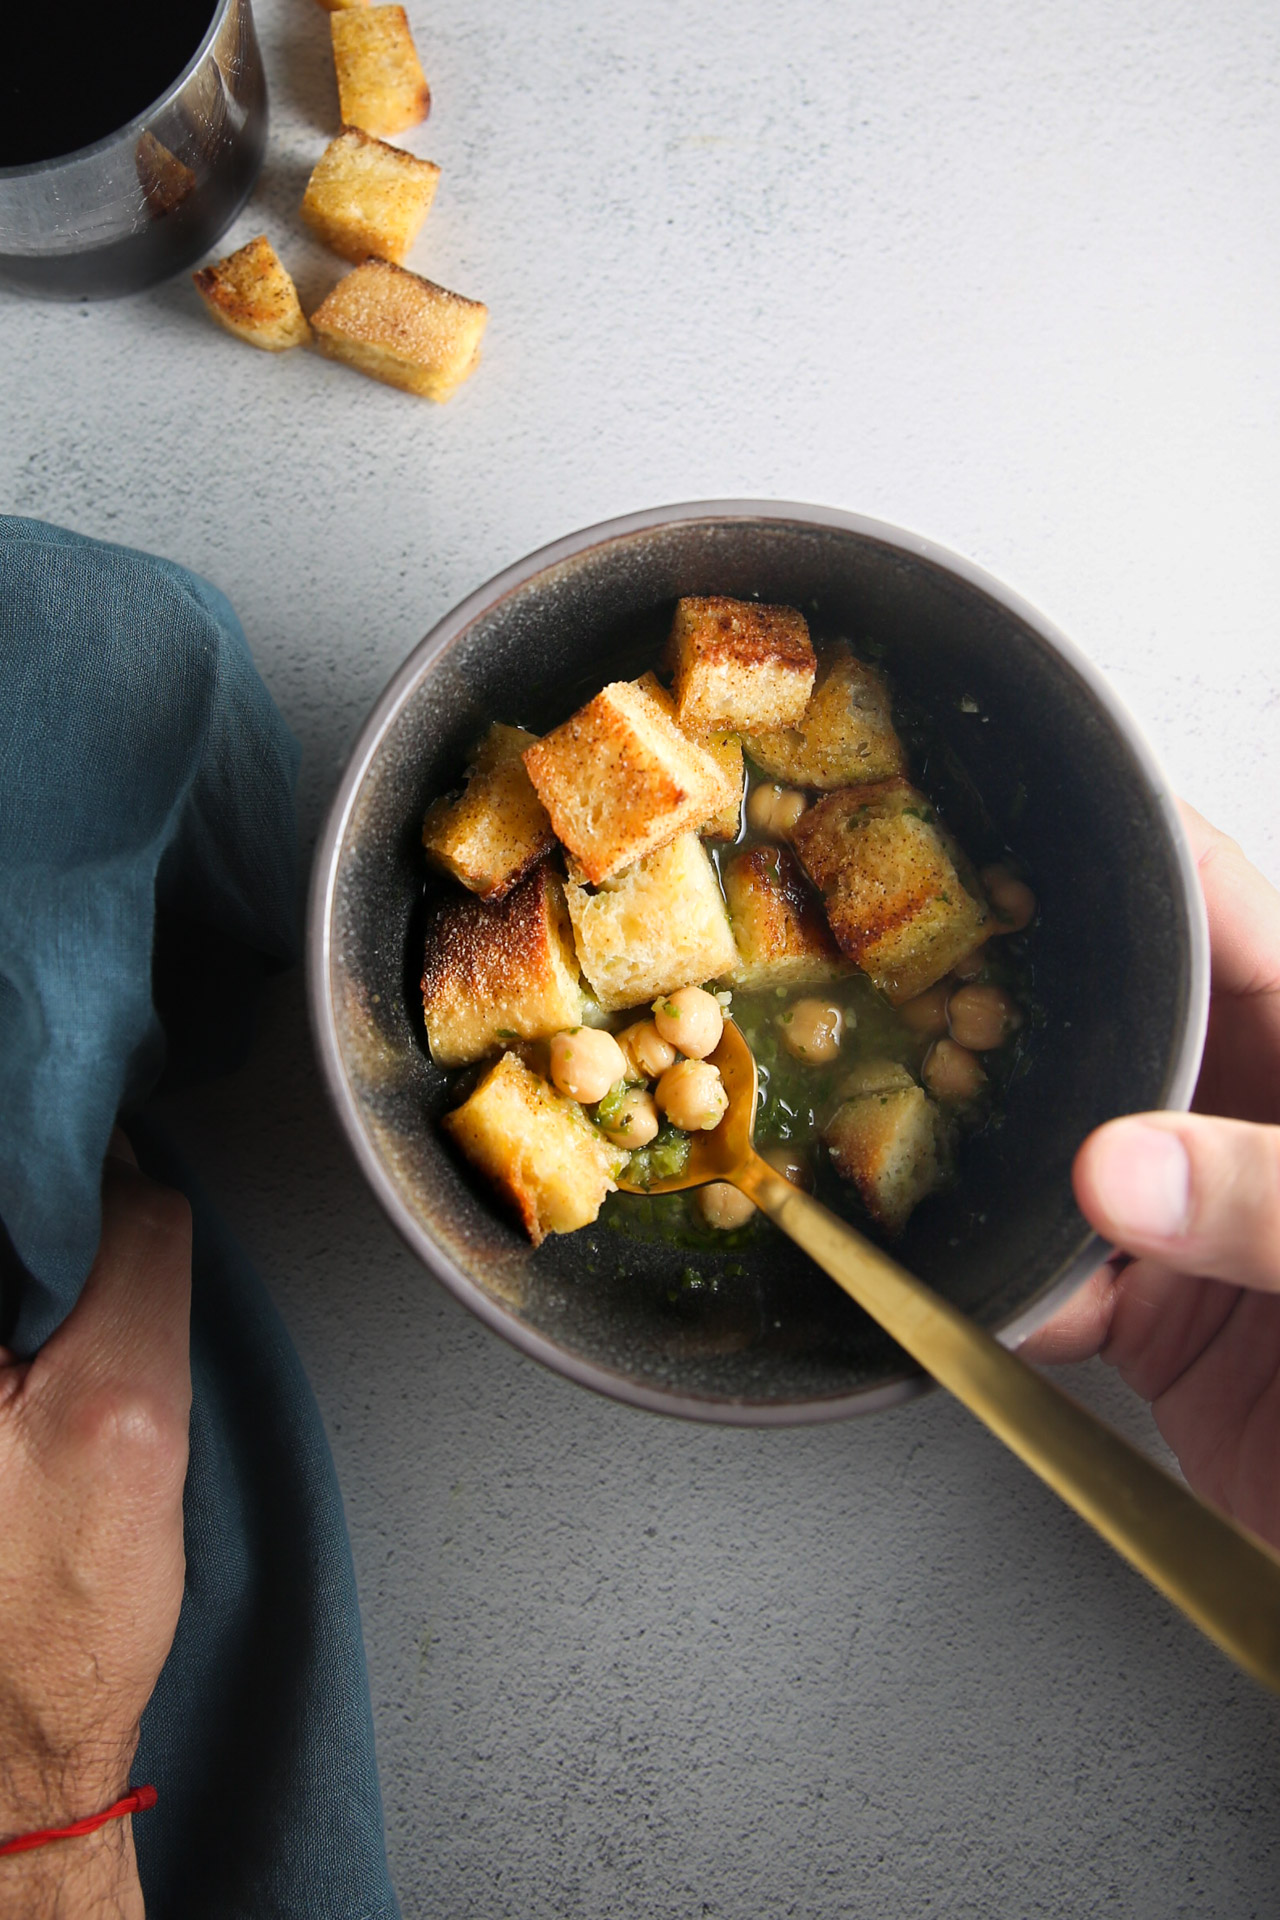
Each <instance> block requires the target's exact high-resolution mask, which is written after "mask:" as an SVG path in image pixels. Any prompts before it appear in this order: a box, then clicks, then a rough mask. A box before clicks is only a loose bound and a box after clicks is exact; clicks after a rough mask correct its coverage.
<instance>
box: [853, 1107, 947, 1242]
mask: <svg viewBox="0 0 1280 1920" xmlns="http://www.w3.org/2000/svg"><path fill="white" fill-rule="evenodd" d="M824 1138H825V1140H826V1143H827V1147H828V1149H829V1151H830V1154H831V1158H832V1160H833V1162H834V1163H835V1169H836V1172H837V1173H838V1174H839V1175H840V1178H841V1179H842V1180H852V1181H853V1183H854V1185H855V1186H856V1187H857V1189H858V1192H859V1193H860V1194H861V1196H862V1203H863V1205H864V1206H865V1207H866V1209H867V1212H868V1213H869V1214H870V1215H871V1217H872V1219H873V1220H876V1221H878V1222H879V1224H880V1225H881V1226H882V1227H883V1228H884V1230H885V1232H886V1233H890V1234H899V1233H901V1232H902V1229H903V1228H904V1227H905V1226H906V1224H907V1221H908V1219H909V1218H910V1215H911V1213H912V1210H913V1209H914V1208H915V1207H917V1206H918V1205H919V1204H920V1202H921V1201H922V1200H923V1199H924V1197H925V1195H926V1194H927V1193H932V1192H933V1190H934V1188H935V1187H936V1186H937V1184H938V1182H939V1180H940V1179H941V1177H942V1173H943V1163H942V1157H941V1154H940V1152H939V1146H940V1142H941V1128H940V1125H939V1116H938V1110H937V1108H936V1107H935V1106H934V1104H933V1102H932V1101H931V1100H930V1098H929V1096H928V1094H927V1093H925V1091H924V1089H923V1088H922V1087H917V1086H909V1087H887V1088H885V1089H884V1090H883V1091H881V1092H876V1093H863V1094H859V1095H858V1096H857V1097H856V1098H855V1099H853V1100H846V1101H845V1102H844V1104H843V1105H842V1106H840V1107H837V1109H836V1111H835V1113H834V1114H833V1115H832V1116H831V1119H830V1120H829V1121H828V1122H827V1127H826V1132H825V1135H824Z"/></svg>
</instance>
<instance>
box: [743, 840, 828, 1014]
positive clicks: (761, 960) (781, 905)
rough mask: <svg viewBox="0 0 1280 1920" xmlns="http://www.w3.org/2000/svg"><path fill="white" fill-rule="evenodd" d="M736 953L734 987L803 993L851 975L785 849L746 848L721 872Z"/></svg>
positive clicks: (813, 897) (819, 906) (818, 904)
mask: <svg viewBox="0 0 1280 1920" xmlns="http://www.w3.org/2000/svg"><path fill="white" fill-rule="evenodd" d="M724 893H725V899H726V900H727V901H728V903H729V919H730V922H731V924H732V926H733V937H734V940H735V942H736V944H737V948H738V964H737V966H736V967H735V968H734V969H733V972H732V973H731V974H729V975H728V979H729V982H730V984H731V985H732V986H735V987H802V986H812V985H816V984H817V983H818V982H820V981H823V980H834V979H836V978H837V977H838V976H839V975H840V974H842V973H847V972H848V971H849V967H850V963H849V962H848V961H847V960H845V959H844V958H843V956H842V954H841V952H840V949H839V947H837V945H836V943H835V941H834V940H833V939H832V937H831V930H830V928H829V927H828V926H827V918H826V915H825V914H824V913H823V911H822V903H821V901H820V900H819V899H818V897H817V895H816V894H815V893H814V891H813V888H812V887H811V886H810V885H809V882H808V881H807V880H806V879H805V877H804V874H803V872H802V871H801V868H800V863H799V861H798V860H797V859H796V857H795V855H794V854H793V853H792V852H791V851H790V849H789V848H787V847H750V848H748V849H747V850H746V851H745V852H743V853H738V854H735V855H734V857H733V858H732V860H730V861H728V862H727V864H726V865H725V868H724Z"/></svg>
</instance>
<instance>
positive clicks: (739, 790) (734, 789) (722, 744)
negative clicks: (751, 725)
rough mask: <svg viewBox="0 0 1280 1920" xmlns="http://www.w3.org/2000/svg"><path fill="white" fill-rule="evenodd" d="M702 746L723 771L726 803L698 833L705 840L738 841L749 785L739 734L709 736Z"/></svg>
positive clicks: (721, 772)
mask: <svg viewBox="0 0 1280 1920" xmlns="http://www.w3.org/2000/svg"><path fill="white" fill-rule="evenodd" d="M701 744H702V746H703V748H704V749H705V751H706V752H707V753H709V754H710V755H711V758H712V759H713V760H714V761H715V762H716V763H717V765H718V766H719V768H720V774H721V778H722V780H723V782H724V789H725V801H724V805H723V806H722V807H719V808H718V809H717V811H716V812H715V813H713V814H712V815H711V818H710V819H709V820H704V821H703V823H702V825H701V826H700V827H699V828H698V832H699V833H700V834H701V835H702V837H703V839H704V840H736V839H737V837H738V835H739V833H740V832H741V831H742V798H743V794H744V793H745V791H746V785H747V769H746V763H745V761H744V760H743V757H742V742H741V740H739V738H738V736H737V734H736V733H709V734H708V735H707V737H706V739H705V740H703V741H702V743H701Z"/></svg>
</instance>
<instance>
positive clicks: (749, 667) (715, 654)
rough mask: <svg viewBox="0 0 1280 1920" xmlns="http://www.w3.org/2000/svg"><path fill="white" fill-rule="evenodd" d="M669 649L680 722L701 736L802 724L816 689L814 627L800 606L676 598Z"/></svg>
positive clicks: (691, 731) (753, 731) (716, 599)
mask: <svg viewBox="0 0 1280 1920" xmlns="http://www.w3.org/2000/svg"><path fill="white" fill-rule="evenodd" d="M668 652H669V658H670V661H671V665H672V668H673V669H674V672H675V700H676V717H677V719H678V720H679V722H680V725H681V726H682V727H684V728H685V729H686V730H687V731H688V732H690V733H694V734H699V733H710V732H712V731H714V730H716V729H718V728H725V727H736V728H740V729H742V730H743V731H744V732H751V733H761V732H763V731H764V730H765V729H767V728H774V727H792V726H795V725H796V724H797V723H798V722H799V719H800V716H801V714H802V713H803V712H804V710H805V706H806V704H807V702H808V699H809V694H810V692H811V690H812V687H813V676H814V668H815V661H814V656H813V648H812V646H811V645H810V644H809V628H808V624H807V623H806V621H805V617H804V615H803V614H802V613H797V611H796V609H795V608H794V607H765V606H760V605H758V604H757V603H756V602H755V601H753V600H727V599H725V598H723V597H722V596H715V597H713V598H711V599H704V600H695V599H685V600H677V602H676V613H675V620H674V622H673V624H672V628H671V638H670V640H669V642H668Z"/></svg>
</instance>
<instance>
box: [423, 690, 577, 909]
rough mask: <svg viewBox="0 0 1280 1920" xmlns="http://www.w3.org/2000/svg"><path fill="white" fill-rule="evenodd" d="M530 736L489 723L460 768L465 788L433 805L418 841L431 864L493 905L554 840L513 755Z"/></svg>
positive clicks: (526, 744) (533, 737)
mask: <svg viewBox="0 0 1280 1920" xmlns="http://www.w3.org/2000/svg"><path fill="white" fill-rule="evenodd" d="M536 739H537V735H536V734H533V733H526V732H525V730H524V728H523V727H504V726H503V725H502V724H501V723H500V722H499V721H495V722H494V724H493V725H492V726H491V727H490V729H489V731H488V733H486V734H485V736H484V739H483V740H482V741H481V742H480V744H479V746H478V747H477V748H476V751H475V754H474V755H473V757H472V761H471V764H470V766H469V767H468V769H467V785H466V791H465V792H464V793H463V794H462V795H461V796H460V798H458V799H456V800H448V799H441V800H435V801H433V802H432V804H431V805H430V806H429V807H428V808H427V815H426V819H425V820H424V821H423V824H422V844H423V846H424V847H425V848H426V850H427V853H428V855H429V856H430V858H431V859H432V860H434V861H435V862H436V863H437V865H439V866H441V867H443V868H444V869H445V871H446V872H447V873H451V874H452V875H453V877H454V879H455V880H460V881H461V882H462V884H463V886H464V887H468V888H470V890H471V892H472V893H478V894H479V895H480V898H481V899H482V900H497V899H500V898H501V896H502V895H503V894H504V893H505V892H506V891H507V889H508V888H509V887H511V886H513V885H514V884H515V882H516V881H517V880H518V879H519V878H520V876H521V875H522V874H523V873H526V872H527V871H528V869H529V868H530V867H531V866H532V865H533V863H534V861H535V860H537V859H539V858H540V857H541V855H542V854H544V853H548V852H550V850H551V848H552V847H553V846H554V845H555V835H554V834H553V833H552V831H551V822H550V820H548V818H547V813H546V808H545V807H544V806H543V804H542V802H541V800H539V798H538V796H537V794H536V793H535V792H534V790H533V782H532V781H531V780H530V778H529V775H528V773H527V772H526V770H525V764H524V760H523V758H522V757H521V756H522V755H523V753H524V750H525V748H526V747H530V746H532V745H533V743H534V741H535V740H536Z"/></svg>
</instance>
